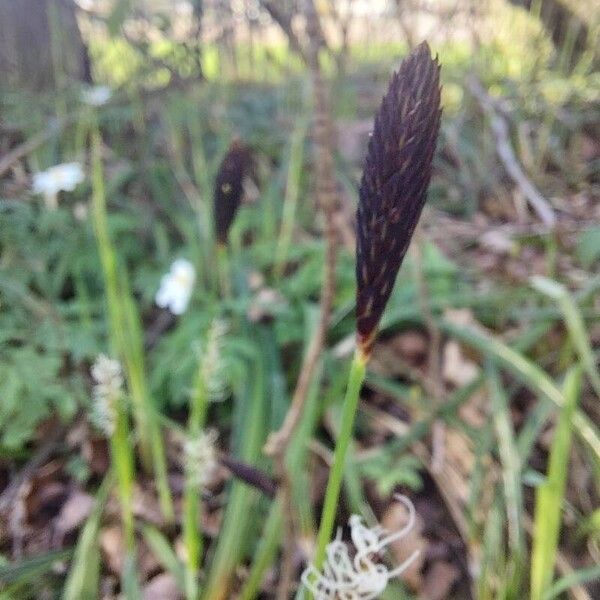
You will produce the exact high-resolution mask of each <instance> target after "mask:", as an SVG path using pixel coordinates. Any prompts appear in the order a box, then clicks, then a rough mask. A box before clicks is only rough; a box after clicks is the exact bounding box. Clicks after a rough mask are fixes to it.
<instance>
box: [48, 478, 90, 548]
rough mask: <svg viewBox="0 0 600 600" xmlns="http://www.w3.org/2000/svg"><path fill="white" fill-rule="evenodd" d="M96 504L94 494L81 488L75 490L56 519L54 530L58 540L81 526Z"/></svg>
mask: <svg viewBox="0 0 600 600" xmlns="http://www.w3.org/2000/svg"><path fill="white" fill-rule="evenodd" d="M94 504H95V500H94V498H93V496H91V495H90V494H86V493H85V492H83V491H82V490H80V489H75V490H73V491H72V492H71V493H70V494H69V497H68V498H67V500H66V502H65V503H64V504H63V505H62V507H61V509H60V512H59V513H58V515H57V516H56V518H55V519H54V531H55V536H57V538H58V540H62V538H63V537H64V536H65V535H66V534H67V533H70V532H71V531H74V530H75V529H77V528H78V527H80V526H81V525H82V524H83V522H84V521H85V520H86V519H87V518H88V517H89V515H90V513H91V512H92V510H93V508H94Z"/></svg>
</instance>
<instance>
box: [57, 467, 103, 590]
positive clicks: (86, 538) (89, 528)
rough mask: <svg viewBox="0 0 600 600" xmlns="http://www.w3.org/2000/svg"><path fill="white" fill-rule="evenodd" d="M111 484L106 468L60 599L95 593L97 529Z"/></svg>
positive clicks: (97, 553) (97, 563) (98, 573)
mask: <svg viewBox="0 0 600 600" xmlns="http://www.w3.org/2000/svg"><path fill="white" fill-rule="evenodd" d="M112 485H113V476H112V473H111V472H109V473H108V475H107V476H106V477H105V478H104V481H103V482H102V485H101V486H100V489H99V490H98V493H97V494H96V505H95V506H94V510H93V511H92V513H91V514H90V516H89V517H88V519H87V521H86V523H85V525H84V527H83V529H82V531H81V533H80V534H79V539H78V540H77V546H76V547H75V554H74V556H73V562H72V563H71V568H70V569H69V574H68V575H67V581H66V583H65V587H64V589H63V595H62V597H63V600H92V599H94V598H97V596H98V582H99V577H100V548H99V547H98V531H99V529H100V520H101V518H102V513H103V512H104V507H105V506H106V501H107V500H108V494H109V492H110V489H111V487H112Z"/></svg>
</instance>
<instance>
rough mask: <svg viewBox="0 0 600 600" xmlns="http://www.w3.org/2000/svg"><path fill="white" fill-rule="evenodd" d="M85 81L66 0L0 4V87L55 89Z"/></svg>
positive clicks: (84, 61)
mask: <svg viewBox="0 0 600 600" xmlns="http://www.w3.org/2000/svg"><path fill="white" fill-rule="evenodd" d="M73 80H77V81H86V82H91V74H90V64H89V57H88V54H87V49H86V47H85V45H84V43H83V41H82V39H81V34H80V31H79V27H78V25H77V19H76V17H75V5H74V3H73V2H72V0H0V89H3V90H7V89H8V90H11V91H14V90H28V91H33V92H39V91H47V90H53V89H54V90H59V89H62V88H64V87H65V86H66V85H67V84H68V83H69V82H70V81H73Z"/></svg>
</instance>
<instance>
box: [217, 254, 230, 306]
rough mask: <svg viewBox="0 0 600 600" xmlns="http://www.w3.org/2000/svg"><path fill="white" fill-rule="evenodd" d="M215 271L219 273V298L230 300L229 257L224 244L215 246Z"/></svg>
mask: <svg viewBox="0 0 600 600" xmlns="http://www.w3.org/2000/svg"><path fill="white" fill-rule="evenodd" d="M217 271H218V273H219V286H220V289H221V296H222V297H223V298H225V299H228V298H231V274H230V264H229V255H228V253H227V246H225V245H224V244H217Z"/></svg>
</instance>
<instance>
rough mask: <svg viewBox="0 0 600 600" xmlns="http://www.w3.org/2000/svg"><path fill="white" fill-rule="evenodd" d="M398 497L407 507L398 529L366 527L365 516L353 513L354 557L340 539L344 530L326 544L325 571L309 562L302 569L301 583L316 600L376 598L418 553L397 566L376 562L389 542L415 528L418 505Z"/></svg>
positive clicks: (351, 527)
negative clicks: (415, 505)
mask: <svg viewBox="0 0 600 600" xmlns="http://www.w3.org/2000/svg"><path fill="white" fill-rule="evenodd" d="M395 498H396V500H398V501H399V502H401V503H402V504H404V506H405V507H406V509H407V511H408V521H407V523H406V525H405V526H404V527H403V528H402V529H401V530H400V531H396V532H395V533H390V532H388V531H386V530H385V529H384V528H383V527H381V526H379V525H377V526H375V527H371V528H369V527H366V526H365V525H364V523H363V520H362V517H360V516H359V515H352V516H351V517H350V520H349V521H348V524H349V525H350V537H351V539H352V544H353V545H354V550H353V556H352V557H351V553H350V549H349V547H348V544H345V543H344V542H342V540H341V531H339V530H338V533H337V535H336V537H335V539H334V540H333V541H332V542H331V543H329V544H328V545H327V549H326V552H325V554H326V558H325V562H324V564H323V571H322V572H320V571H318V570H317V569H316V567H315V566H314V565H312V564H311V565H309V566H308V568H307V569H306V570H305V571H304V572H303V573H302V583H303V584H304V585H305V586H306V588H307V589H308V590H310V592H311V593H312V594H313V596H314V598H315V600H338V599H341V598H343V599H344V600H373V599H374V598H377V597H378V596H379V595H380V594H381V593H382V592H383V590H385V588H386V586H387V584H388V582H389V581H390V579H393V578H394V577H398V576H400V575H401V574H402V573H403V572H404V571H405V570H406V569H408V567H409V566H410V565H411V564H412V563H413V562H414V560H415V559H416V558H417V556H418V555H419V551H418V550H415V551H414V552H413V553H412V554H411V556H410V557H409V558H408V559H407V560H405V561H404V562H403V563H402V564H401V565H399V566H398V567H396V568H395V569H388V567H387V566H386V565H384V564H381V563H378V562H376V559H377V557H378V555H379V554H381V552H382V551H383V550H385V548H386V547H387V546H389V544H391V543H392V542H395V541H397V540H399V539H402V538H403V537H405V536H406V534H407V533H408V532H409V531H410V530H411V529H412V528H413V526H414V523H415V508H414V506H413V504H412V502H411V501H410V500H409V499H408V498H406V497H405V496H396V497H395Z"/></svg>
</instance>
